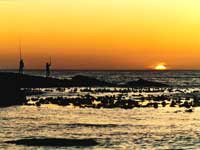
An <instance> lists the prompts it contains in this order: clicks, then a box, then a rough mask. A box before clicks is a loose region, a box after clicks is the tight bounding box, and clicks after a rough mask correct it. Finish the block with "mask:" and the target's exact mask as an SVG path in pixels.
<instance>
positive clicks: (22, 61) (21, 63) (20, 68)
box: [19, 41, 24, 74]
mask: <svg viewBox="0 0 200 150" xmlns="http://www.w3.org/2000/svg"><path fill="white" fill-rule="evenodd" d="M19 50H20V56H19V57H20V61H19V74H23V73H24V60H23V59H22V50H21V41H20V43H19Z"/></svg>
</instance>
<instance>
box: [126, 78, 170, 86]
mask: <svg viewBox="0 0 200 150" xmlns="http://www.w3.org/2000/svg"><path fill="white" fill-rule="evenodd" d="M125 86H128V87H168V86H169V85H166V84H163V83H158V82H152V81H148V80H144V79H139V80H138V81H131V82H128V83H126V84H125Z"/></svg>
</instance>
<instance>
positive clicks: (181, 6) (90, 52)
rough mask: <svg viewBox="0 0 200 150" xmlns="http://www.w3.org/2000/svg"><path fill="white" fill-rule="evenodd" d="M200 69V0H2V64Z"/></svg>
mask: <svg viewBox="0 0 200 150" xmlns="http://www.w3.org/2000/svg"><path fill="white" fill-rule="evenodd" d="M20 39H21V41H22V50H23V57H24V60H25V63H26V64H25V65H26V68H28V69H41V68H43V67H44V63H45V62H46V61H48V59H49V57H50V56H51V57H52V60H53V68H54V69H151V68H153V67H154V66H155V65H157V64H159V63H164V64H165V65H166V66H167V68H168V69H200V0H0V68H3V69H11V68H17V67H18V57H19V49H18V47H19V40H20Z"/></svg>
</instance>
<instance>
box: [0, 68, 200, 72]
mask: <svg viewBox="0 0 200 150" xmlns="http://www.w3.org/2000/svg"><path fill="white" fill-rule="evenodd" d="M44 70H45V69H41V68H40V69H30V68H29V69H25V70H24V71H44ZM0 71H18V69H4V68H1V69H0ZM51 71H157V72H165V71H200V69H167V70H154V69H51Z"/></svg>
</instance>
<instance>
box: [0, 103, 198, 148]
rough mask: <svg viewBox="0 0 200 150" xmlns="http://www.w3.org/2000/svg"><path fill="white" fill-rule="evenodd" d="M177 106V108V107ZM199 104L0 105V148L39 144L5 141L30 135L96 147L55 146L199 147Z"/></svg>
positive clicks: (30, 136)
mask: <svg viewBox="0 0 200 150" xmlns="http://www.w3.org/2000/svg"><path fill="white" fill-rule="evenodd" d="M179 110H180V111H179ZM199 124H200V108H196V109H195V110H194V112H193V113H185V112H184V109H181V108H168V107H167V108H159V109H153V108H139V109H132V110H123V109H79V108H69V107H59V106H53V105H45V106H42V107H40V108H37V107H35V106H18V107H9V108H1V109H0V149H16V150H19V149H20V150H23V149H24V150H25V149H40V150H47V149H48V150H49V149H52V150H53V149H55V148H53V147H27V146H16V145H9V144H5V143H4V141H8V140H16V139H22V138H33V137H53V138H55V137H56V138H70V139H85V138H92V139H95V140H97V141H98V142H99V143H100V144H99V145H98V146H95V147H89V148H88V147H86V148H78V147H69V148H65V147H63V148H62V147H59V148H57V149H120V150H121V149H200V128H199Z"/></svg>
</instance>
